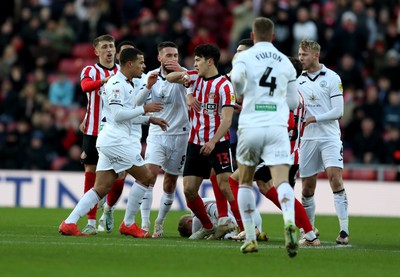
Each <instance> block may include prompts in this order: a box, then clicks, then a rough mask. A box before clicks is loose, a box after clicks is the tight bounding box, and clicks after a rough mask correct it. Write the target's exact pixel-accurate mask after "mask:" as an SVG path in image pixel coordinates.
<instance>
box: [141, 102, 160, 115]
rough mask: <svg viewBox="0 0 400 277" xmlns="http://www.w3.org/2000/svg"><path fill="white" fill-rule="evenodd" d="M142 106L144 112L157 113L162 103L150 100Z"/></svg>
mask: <svg viewBox="0 0 400 277" xmlns="http://www.w3.org/2000/svg"><path fill="white" fill-rule="evenodd" d="M143 108H144V112H145V113H154V112H155V113H158V112H159V111H161V110H162V109H163V108H164V104H162V103H159V102H151V103H150V104H147V105H144V106H143Z"/></svg>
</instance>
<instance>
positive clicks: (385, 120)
mask: <svg viewBox="0 0 400 277" xmlns="http://www.w3.org/2000/svg"><path fill="white" fill-rule="evenodd" d="M382 124H383V127H384V128H385V129H386V130H387V129H389V127H390V126H393V127H396V128H400V92H397V91H395V90H391V91H390V92H389V95H388V104H387V105H385V106H384V107H383V115H382Z"/></svg>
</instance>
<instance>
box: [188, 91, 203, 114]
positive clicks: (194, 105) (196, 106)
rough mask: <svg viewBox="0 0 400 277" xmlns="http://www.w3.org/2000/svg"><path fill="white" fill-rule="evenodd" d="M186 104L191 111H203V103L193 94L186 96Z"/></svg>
mask: <svg viewBox="0 0 400 277" xmlns="http://www.w3.org/2000/svg"><path fill="white" fill-rule="evenodd" d="M186 103H187V105H188V106H189V108H190V109H193V110H195V111H196V112H200V110H201V103H200V102H199V100H197V99H196V98H195V97H194V96H193V94H188V95H186Z"/></svg>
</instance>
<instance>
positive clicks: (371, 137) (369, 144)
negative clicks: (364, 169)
mask: <svg viewBox="0 0 400 277" xmlns="http://www.w3.org/2000/svg"><path fill="white" fill-rule="evenodd" d="M352 149H353V154H354V157H355V159H356V162H358V163H363V164H376V163H379V162H380V161H381V154H382V150H383V149H382V139H381V137H380V135H379V132H378V131H377V130H376V128H375V122H374V119H373V118H369V117H366V118H364V119H363V120H362V121H361V133H359V134H356V136H355V137H354V139H353V142H352Z"/></svg>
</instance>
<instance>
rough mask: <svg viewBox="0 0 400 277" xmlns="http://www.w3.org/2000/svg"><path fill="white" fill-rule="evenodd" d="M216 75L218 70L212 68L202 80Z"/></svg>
mask: <svg viewBox="0 0 400 277" xmlns="http://www.w3.org/2000/svg"><path fill="white" fill-rule="evenodd" d="M216 75H218V69H217V68H216V67H212V68H210V69H209V70H208V71H207V72H206V74H204V78H205V79H208V78H211V77H214V76H216Z"/></svg>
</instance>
